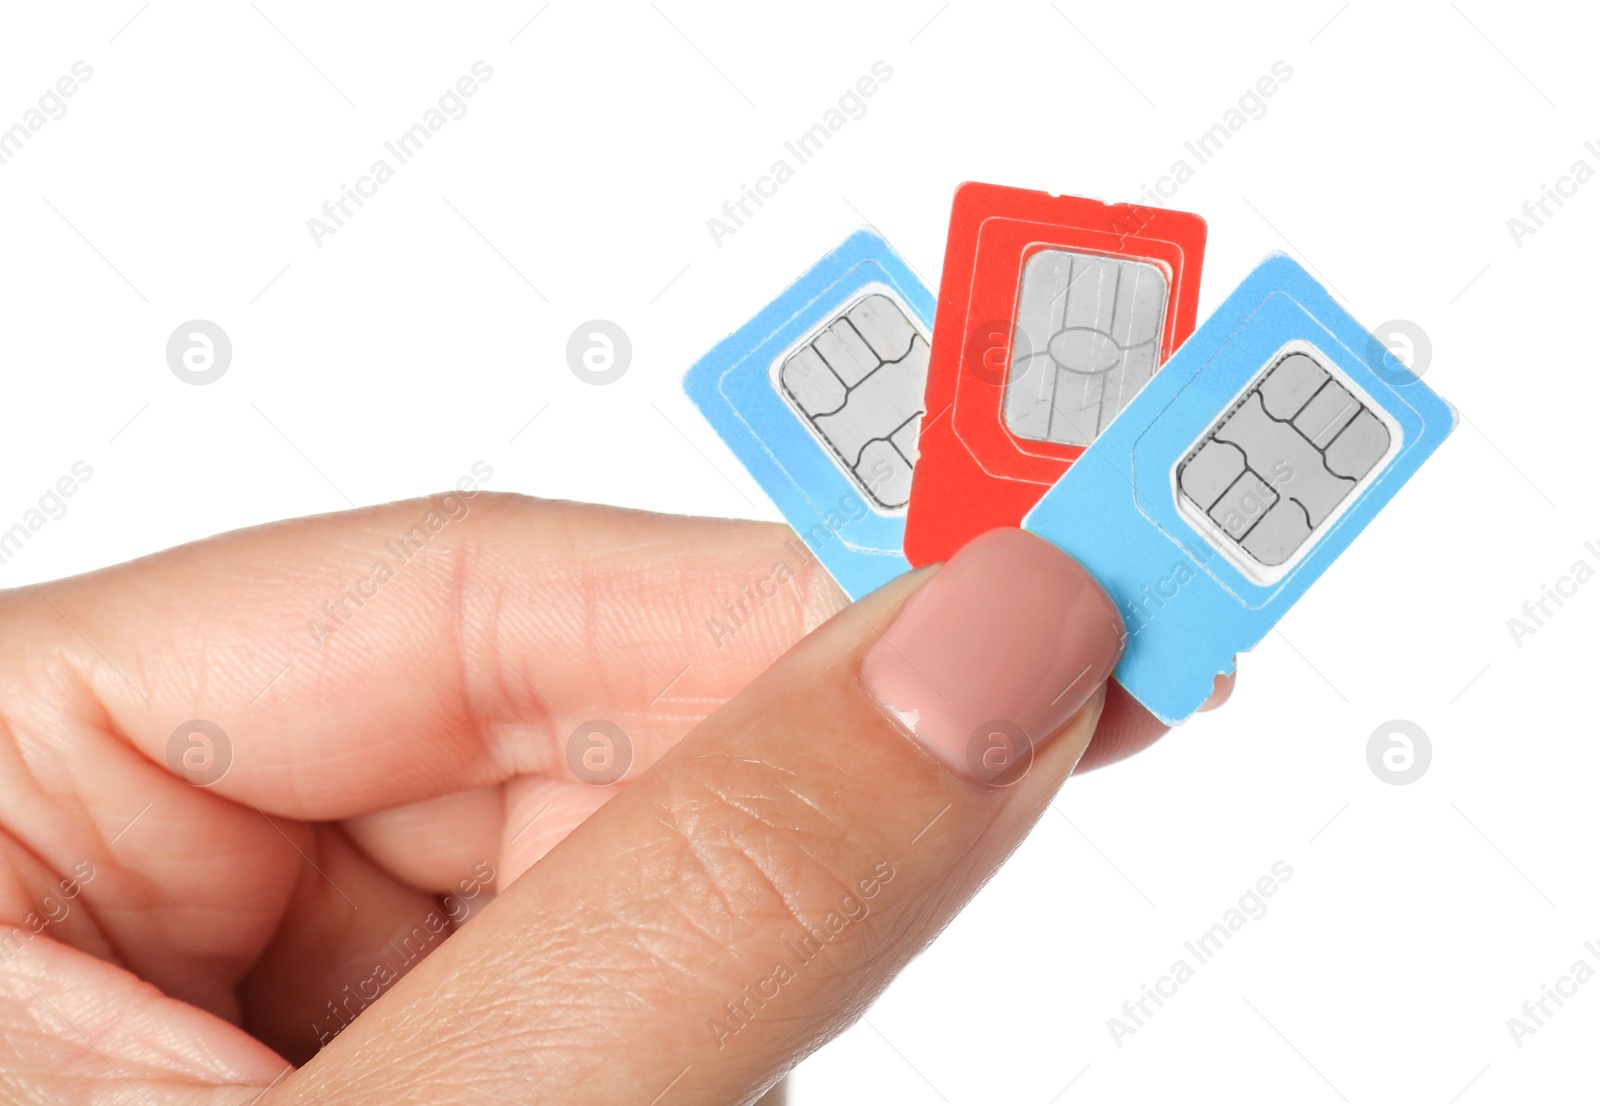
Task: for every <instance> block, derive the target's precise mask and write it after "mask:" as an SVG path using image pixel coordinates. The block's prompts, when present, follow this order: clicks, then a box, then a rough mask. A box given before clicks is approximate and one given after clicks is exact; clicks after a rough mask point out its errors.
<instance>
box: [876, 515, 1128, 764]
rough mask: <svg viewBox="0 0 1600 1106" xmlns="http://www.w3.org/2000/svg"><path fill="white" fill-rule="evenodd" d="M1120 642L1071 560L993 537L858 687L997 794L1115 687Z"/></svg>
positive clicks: (918, 605) (1014, 533) (1012, 537)
mask: <svg viewBox="0 0 1600 1106" xmlns="http://www.w3.org/2000/svg"><path fill="white" fill-rule="evenodd" d="M1123 641H1124V632H1123V626H1122V618H1121V616H1120V615H1119V614H1118V613H1117V608H1116V605H1115V604H1114V603H1112V601H1111V599H1110V597H1109V596H1107V595H1106V593H1105V591H1104V590H1102V589H1101V587H1100V585H1099V584H1098V583H1097V582H1096V581H1095V580H1094V578H1093V577H1091V576H1090V575H1089V574H1088V573H1087V572H1085V571H1084V570H1083V568H1082V566H1080V565H1079V564H1078V562H1077V561H1075V560H1073V559H1072V558H1071V557H1069V556H1067V554H1065V553H1063V552H1062V551H1061V550H1060V549H1058V548H1056V546H1054V545H1052V544H1051V543H1050V542H1048V541H1046V540H1045V539H1043V538H1041V537H1037V536H1036V535H1033V534H1030V533H1027V532H1026V531H1023V530H991V531H989V532H988V533H987V534H984V535H982V536H981V537H979V538H976V539H975V540H973V541H972V542H970V543H968V544H967V545H966V546H964V547H963V548H962V549H961V550H960V551H959V552H957V553H956V555H955V556H954V557H952V558H950V560H949V561H948V562H947V563H946V564H945V565H944V567H943V568H941V569H940V570H939V572H938V573H937V574H936V575H935V576H934V577H933V579H932V580H930V581H929V582H928V583H927V584H926V585H924V586H923V587H922V589H921V590H920V591H918V592H917V593H916V594H915V595H913V596H912V597H911V599H910V600H909V601H908V602H907V603H906V605H905V606H904V607H903V608H902V609H901V611H900V614H899V616H898V617H896V618H895V620H894V621H893V622H892V623H891V624H890V625H889V628H888V630H887V631H886V632H885V633H884V634H883V636H882V637H881V638H880V639H879V640H878V641H877V642H875V643H874V644H873V646H872V648H871V649H869V650H868V651H867V655H866V657H865V659H864V660H863V661H862V665H861V682H862V685H863V686H864V687H865V688H866V689H867V691H868V693H870V694H871V695H872V696H873V697H874V698H875V699H877V700H878V702H879V703H881V704H882V705H883V707H884V709H885V710H887V711H888V713H889V714H890V715H891V716H893V717H894V718H896V719H898V720H899V722H900V723H901V725H902V726H904V727H905V728H906V729H907V730H909V731H911V733H912V735H913V736H915V737H916V738H917V740H918V741H920V742H921V743H922V744H923V745H924V746H925V747H926V748H927V750H928V751H929V752H930V753H932V754H933V755H934V756H935V757H936V758H937V759H939V760H940V761H942V762H943V763H944V764H945V765H946V766H948V767H949V768H950V770H951V771H952V772H954V773H956V774H957V775H958V776H961V777H963V778H966V779H969V780H973V781H976V782H979V783H983V784H994V785H1001V784H1007V783H1013V782H1015V781H1016V780H1018V779H1020V778H1021V777H1022V776H1023V775H1025V774H1026V772H1027V769H1028V766H1029V765H1030V764H1031V763H1032V759H1033V753H1034V751H1035V750H1036V749H1037V748H1038V747H1039V746H1040V745H1041V744H1042V743H1044V742H1045V741H1047V740H1049V739H1050V738H1051V737H1052V736H1054V734H1055V733H1056V732H1057V731H1058V730H1060V729H1061V727H1062V726H1063V725H1064V724H1065V723H1066V721H1067V720H1068V719H1069V718H1071V717H1072V716H1073V715H1074V714H1076V713H1077V712H1078V709H1079V708H1080V707H1082V706H1083V704H1084V703H1085V702H1087V701H1088V699H1089V697H1090V696H1091V695H1093V694H1094V692H1095V689H1096V688H1098V687H1099V686H1100V685H1101V684H1102V683H1104V682H1105V681H1106V680H1107V679H1109V678H1110V676H1111V672H1112V669H1114V668H1115V667H1116V664H1117V660H1118V658H1119V657H1121V655H1122V644H1123Z"/></svg>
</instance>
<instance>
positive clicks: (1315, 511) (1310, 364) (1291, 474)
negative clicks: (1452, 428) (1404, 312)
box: [1174, 342, 1400, 583]
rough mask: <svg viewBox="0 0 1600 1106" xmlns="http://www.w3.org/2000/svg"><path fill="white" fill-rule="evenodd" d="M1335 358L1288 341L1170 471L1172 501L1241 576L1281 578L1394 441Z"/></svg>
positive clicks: (1395, 434)
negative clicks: (1174, 495) (1174, 489)
mask: <svg viewBox="0 0 1600 1106" xmlns="http://www.w3.org/2000/svg"><path fill="white" fill-rule="evenodd" d="M1399 439H1400V432H1399V428H1398V427H1396V426H1395V425H1394V424H1393V423H1392V421H1391V420H1390V418H1389V416H1388V415H1387V414H1386V413H1384V412H1383V411H1382V409H1381V408H1379V407H1377V406H1376V405H1375V404H1374V403H1373V402H1372V401H1371V400H1370V399H1368V398H1367V397H1366V396H1364V395H1363V394H1362V393H1361V392H1360V391H1359V390H1358V389H1357V388H1356V387H1355V385H1354V384H1352V383H1351V382H1350V380H1349V379H1348V378H1347V377H1345V375H1344V374H1343V373H1342V372H1340V371H1339V370H1338V369H1337V368H1336V367H1334V366H1333V363H1332V361H1331V360H1330V359H1329V358H1328V357H1327V356H1325V355H1324V354H1322V353H1321V352H1320V351H1318V350H1317V349H1316V348H1315V347H1314V346H1311V345H1310V344H1309V343H1306V342H1291V343H1290V344H1289V345H1287V346H1285V347H1284V348H1283V349H1281V350H1279V351H1278V352H1277V353H1276V354H1274V355H1273V356H1272V358H1271V359H1270V360H1269V361H1268V362H1267V367H1266V369H1265V370H1264V371H1263V372H1262V373H1261V374H1260V375H1258V376H1257V377H1256V378H1255V379H1254V380H1252V381H1251V382H1250V385H1249V386H1248V387H1247V388H1245V390H1244V391H1243V393H1241V394H1240V396H1239V397H1238V399H1237V400H1235V401H1234V403H1233V405H1232V406H1231V407H1229V408H1228V410H1227V411H1226V412H1225V413H1224V414H1223V416H1222V417H1221V418H1220V419H1218V420H1217V422H1216V423H1215V424H1214V425H1213V426H1212V427H1211V428H1210V429H1209V430H1207V431H1206V433H1205V434H1204V435H1203V436H1202V437H1201V438H1200V440H1199V441H1198V442H1196V443H1195V445H1194V446H1193V447H1192V448H1191V449H1190V450H1189V452H1188V454H1187V455H1186V456H1185V457H1184V459H1183V460H1182V461H1180V462H1179V463H1178V465H1177V468H1176V469H1175V470H1174V475H1175V481H1176V485H1177V493H1178V505H1179V507H1180V508H1182V509H1183V510H1184V513H1185V515H1186V516H1187V517H1188V518H1189V519H1190V521H1191V522H1194V523H1196V524H1197V525H1198V526H1199V528H1200V530H1201V531H1202V532H1203V533H1205V534H1206V535H1207V536H1208V537H1209V538H1210V539H1211V543H1212V544H1213V545H1214V546H1216V547H1217V548H1218V549H1219V550H1220V551H1221V552H1222V553H1223V554H1225V555H1226V556H1227V557H1228V559H1229V560H1231V561H1233V562H1234V563H1235V564H1236V565H1238V566H1239V568H1241V569H1242V570H1243V571H1244V572H1245V573H1246V575H1248V576H1250V577H1251V578H1252V579H1255V580H1257V581H1258V582H1262V583H1266V582H1271V581H1272V580H1276V579H1278V578H1280V577H1281V576H1282V575H1283V574H1284V573H1285V572H1287V571H1288V570H1289V568H1290V567H1291V566H1292V565H1293V563H1294V561H1295V560H1296V559H1297V558H1298V557H1299V556H1301V555H1302V554H1303V553H1304V552H1305V551H1306V550H1308V549H1309V548H1310V547H1311V545H1312V544H1313V542H1312V539H1313V538H1314V537H1315V536H1316V535H1317V534H1319V533H1321V532H1322V531H1323V530H1326V529H1327V528H1328V527H1329V526H1331V525H1332V524H1333V520H1334V519H1335V518H1336V517H1337V516H1338V514H1339V512H1340V511H1341V510H1342V509H1343V508H1344V507H1346V506H1348V505H1349V503H1351V502H1352V501H1353V500H1354V499H1355V492H1356V490H1357V489H1359V488H1360V487H1362V486H1363V485H1364V484H1366V483H1367V482H1368V481H1370V480H1371V479H1372V478H1373V476H1375V475H1376V474H1377V473H1378V472H1379V471H1380V470H1381V469H1382V467H1383V462H1384V461H1385V460H1386V459H1387V458H1388V457H1389V456H1390V455H1391V454H1392V453H1393V451H1394V449H1395V447H1396V446H1397V445H1398V444H1399Z"/></svg>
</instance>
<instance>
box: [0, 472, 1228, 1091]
mask: <svg viewBox="0 0 1600 1106" xmlns="http://www.w3.org/2000/svg"><path fill="white" fill-rule="evenodd" d="M844 607H845V604H844V602H843V600H842V597H841V596H840V594H839V593H838V591H837V589H836V588H835V587H834V586H833V584H832V583H831V581H829V580H828V578H827V577H826V575H825V574H824V572H823V571H822V570H821V568H820V567H819V566H818V565H817V563H816V562H815V561H814V560H810V559H809V558H805V557H803V555H802V554H801V552H800V546H799V545H798V543H797V541H796V540H795V539H794V537H793V535H792V534H791V533H790V532H789V531H788V530H786V529H783V528H779V527H774V526H769V525H763V524H755V523H742V522H722V521H713V520H706V519H687V518H672V517H665V516H656V515H649V514H641V513H635V512H628V511H621V510H611V509H606V508H599V507H589V506H582V505H576V504H569V503H556V502H541V501H534V500H528V499H522V498H518V497H510V496H497V495H490V494H487V493H482V494H478V495H475V496H471V497H467V496H461V495H447V496H442V497H435V498H434V499H431V500H419V501H413V502H407V503H400V504H394V505H390V506H386V507H381V508H375V509H370V510H362V511H356V512H352V513H349V514H342V515H335V516H328V517H322V518H313V519H305V520H300V521H295V522H288V523H281V524H277V525H272V526H266V527H262V528H259V529H256V530H251V531H247V532H243V533H237V534H230V535H225V536H223V537H219V538H214V539H211V540H209V541H205V542H200V543H197V544H195V545H190V546H186V547H183V548H180V549H175V550H172V551H170V552H167V553H163V554H160V555H158V556H154V557H149V558H145V559H143V560H140V561H136V562H133V563H130V564H126V565H121V566H118V567H116V568H112V569H108V570H105V571H102V572H97V573H94V574H91V575H88V576H84V577H79V578H76V579H71V580H65V581H61V582H58V583H53V584H48V585H43V586H39V587H30V588H24V589H20V590H16V591H11V592H7V593H4V594H3V595H0V724H3V726H4V734H3V735H0V831H3V832H0V873H3V879H0V921H3V922H4V925H3V927H0V1088H4V1089H5V1090H7V1091H9V1092H10V1094H9V1095H8V1096H7V1097H18V1098H22V1099H26V1100H29V1101H34V1100H38V1101H66V1102H88V1101H94V1102H99V1101H107V1102H109V1101H119V1102H120V1101H134V1100H136V1099H137V1100H142V1101H146V1102H150V1103H157V1104H165V1103H185V1104H190V1103H206V1104H211V1103H219V1104H220V1103H228V1104H243V1103H249V1102H257V1101H259V1102H260V1103H261V1104H262V1106H268V1104H275V1103H280V1102H301V1101H304V1102H316V1103H357V1102H372V1103H385V1104H390V1103H397V1102H430V1103H439V1102H463V1103H465V1102H481V1101H484V1100H486V1099H487V1100H495V1101H528V1102H550V1103H563V1104H565V1103H574V1102H583V1103H586V1102H611V1101H629V1102H650V1101H651V1100H652V1099H654V1098H656V1097H657V1096H658V1095H659V1096H660V1098H659V1101H660V1102H661V1103H662V1104H663V1106H665V1104H670V1103H673V1102H684V1103H689V1102H695V1103H720V1102H744V1101H749V1100H751V1099H753V1098H754V1097H756V1096H757V1095H758V1094H759V1093H760V1091H761V1090H762V1089H764V1088H766V1087H768V1086H770V1085H771V1084H772V1083H773V1081H775V1080H776V1079H778V1078H779V1077H780V1076H781V1075H782V1073H783V1072H784V1071H786V1070H787V1069H788V1068H789V1067H790V1066H792V1064H793V1063H794V1062H795V1061H796V1060H797V1059H798V1058H800V1057H801V1056H803V1055H805V1054H807V1053H809V1052H810V1051H811V1050H813V1049H815V1048H816V1047H817V1046H818V1045H819V1044H820V1043H821V1042H822V1041H824V1040H826V1039H827V1038H828V1037H830V1036H832V1035H833V1034H835V1033H837V1032H838V1031H839V1030H840V1029H841V1028H843V1027H844V1026H845V1025H847V1024H849V1023H850V1022H851V1021H852V1020H854V1019H855V1018H856V1017H857V1016H858V1015H859V1014H860V1012H861V1011H862V1010H863V1009H864V1008H865V1006H866V1004H867V1003H868V1002H869V1001H870V1000H871V999H872V997H873V996H874V995H876V994H877V993H878V992H879V991H880V990H881V989H882V988H883V987H884V986H885V985H886V984H887V982H888V981H889V980H890V979H891V978H892V977H893V976H894V974H895V973H896V972H897V971H898V970H899V969H900V968H901V967H902V966H903V965H904V964H905V963H906V962H907V961H908V960H909V959H910V958H911V957H912V956H913V955H915V954H916V953H917V952H918V951H919V950H920V949H921V948H922V947H924V946H925V945H926V944H927V943H928V942H929V941H930V940H931V939H932V938H933V936H934V935H935V934H937V933H938V932H939V930H940V929H941V928H942V927H943V926H944V925H945V924H946V923H947V922H948V921H949V920H950V918H951V917H952V916H953V914H954V913H955V912H956V911H957V910H959V909H960V907H961V906H962V904H963V903H964V902H965V901H966V900H967V899H968V898H969V897H970V896H971V895H972V894H973V893H974V891H975V890H976V889H977V888H978V887H979V886H980V885H981V884H982V883H983V881H984V880H985V879H986V878H987V877H988V876H989V875H990V874H991V873H992V872H993V870H994V869H995V868H996V866H998V865H999V863H1000V862H1001V861H1002V860H1003V859H1004V857H1005V856H1006V855H1007V854H1008V853H1009V852H1010V851H1011V849H1013V848H1014V847H1015V846H1016V844H1017V843H1018V841H1019V840H1020V839H1021V837H1022V835H1023V834H1024V833H1025V832H1026V831H1027V829H1028V827H1029V826H1030V825H1032V823H1033V822H1034V820H1035V819H1036V818H1037V817H1038V816H1039V814H1040V812H1041V811H1042V810H1043V809H1044V806H1045V804H1046V803H1047V802H1048V801H1049V799H1050V797H1051V796H1052V794H1053V793H1054V792H1055V790H1056V789H1057V787H1058V786H1059V785H1060V784H1061V782H1062V781H1063V780H1064V779H1065V778H1066V776H1067V775H1068V773H1070V772H1071V771H1072V770H1073V767H1074V766H1075V765H1077V764H1078V762H1079V758H1080V756H1082V758H1083V765H1084V766H1088V765H1097V764H1103V763H1105V762H1107V761H1110V760H1114V759H1116V758H1118V757H1121V756H1125V755H1127V754H1128V753H1131V752H1133V751H1135V750H1137V749H1139V748H1142V747H1143V746H1144V745H1147V744H1149V743H1150V742H1151V741H1153V740H1154V739H1155V738H1156V737H1157V736H1159V734H1160V733H1161V727H1160V725H1159V724H1158V723H1156V722H1155V720H1154V719H1153V718H1151V717H1150V716H1149V715H1148V714H1146V713H1144V712H1143V711H1142V710H1141V709H1140V708H1139V707H1138V706H1137V705H1136V704H1135V703H1133V702H1132V701H1131V700H1130V699H1128V697H1127V696H1126V695H1124V694H1123V693H1121V691H1120V689H1119V688H1117V687H1116V686H1115V685H1114V684H1113V685H1112V686H1111V688H1110V690H1109V692H1107V691H1106V690H1105V687H1104V683H1103V681H1104V680H1105V677H1106V676H1107V675H1108V674H1109V672H1110V671H1111V666H1112V665H1113V664H1114V661H1115V657H1116V655H1117V652H1118V648H1119V641H1118V635H1119V630H1120V623H1119V622H1118V621H1117V619H1116V616H1115V613H1114V609H1113V608H1112V606H1111V604H1110V601H1109V600H1108V599H1106V598H1105V596H1104V594H1103V593H1102V592H1100V591H1099V589H1098V586H1097V585H1095V584H1094V583H1093V582H1092V581H1090V580H1089V579H1088V578H1087V577H1086V576H1085V575H1084V574H1083V572H1082V570H1081V569H1079V568H1078V567H1077V566H1076V564H1075V563H1074V562H1072V561H1071V560H1070V558H1067V557H1066V556H1065V555H1064V554H1061V553H1060V552H1059V551H1057V550H1056V549H1055V548H1054V547H1052V546H1049V545H1048V544H1047V543H1045V542H1043V541H1042V540H1041V539H1038V538H1034V537H1032V536H1031V535H1026V534H1023V533H1021V532H1020V531H997V532H995V533H994V534H991V535H988V536H986V537H985V538H982V539H979V541H978V542H975V543H974V544H973V545H972V546H969V547H968V548H967V549H966V550H963V551H962V552H961V553H960V554H958V555H957V556H956V557H955V558H954V559H952V561H951V562H950V563H949V564H947V565H945V566H943V567H942V568H940V569H925V570H920V571H918V572H914V573H911V574H908V575H907V576H905V577H903V578H901V579H900V580H897V581H895V582H894V583H892V584H890V585H889V586H888V587H886V588H884V589H882V590H881V591H880V592H878V593H876V594H874V595H872V596H870V597H868V598H867V599H865V600H863V601H862V602H861V603H859V604H857V605H855V606H853V607H851V608H849V609H848V610H847V611H846V612H845V613H842V614H838V616H837V617H834V618H832V619H831V620H829V616H831V615H834V614H835V612H838V611H840V610H841V609H843V608H844ZM824 622H825V623H826V624H825V625H823V623H824ZM819 625H820V626H821V628H820V629H817V630H816V632H815V633H811V634H810V636H806V635H807V633H808V631H811V630H813V628H815V627H818V626H819ZM802 638H804V640H802ZM796 643H798V644H796ZM791 646H792V647H793V648H790V647H791ZM785 650H788V652H787V653H785ZM1225 694H1226V686H1225V685H1219V696H1218V699H1219V700H1220V698H1221V697H1222V696H1223V695H1225ZM713 712H714V713H713ZM708 715H709V717H707V716H708ZM995 716H1003V717H1004V718H1005V719H1008V720H1009V721H1010V723H1012V724H1013V728H1012V729H1007V728H1006V727H1004V726H1000V727H996V726H977V725H975V722H986V721H988V720H989V719H991V718H994V717H995ZM1015 727H1020V729H1016V728H1015ZM911 731H914V732H915V736H913V733H912V732H911ZM1018 734H1022V735H1023V736H1022V737H1021V738H1020V739H1019V738H1018V737H1017V735H1018ZM619 735H622V736H619ZM1091 735H1093V736H1094V743H1093V744H1092V745H1091V744H1090V737H1091ZM1086 748H1087V749H1088V752H1087V754H1085V753H1084V750H1085V749H1086ZM623 772H625V773H626V775H625V779H626V781H627V782H625V783H622V784H609V785H608V784H607V783H606V781H608V780H613V779H615V778H616V777H617V776H619V775H621V774H622V773H623ZM536 862H537V863H536ZM519 877H520V878H519ZM496 892H498V897H497V898H496V897H495V895H496ZM491 898H493V899H494V901H493V902H492V903H490V901H489V900H490V899H491ZM468 918H470V919H471V920H470V924H463V923H464V922H466V920H467V919H468ZM779 965H784V967H783V969H782V970H780V968H779ZM358 1013H359V1014H360V1017H359V1018H357V1017H356V1015H357V1014H358ZM291 1065H299V1066H297V1067H291ZM130 1087H131V1088H134V1089H136V1090H137V1091H138V1094H137V1095H134V1093H133V1091H132V1090H130Z"/></svg>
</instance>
